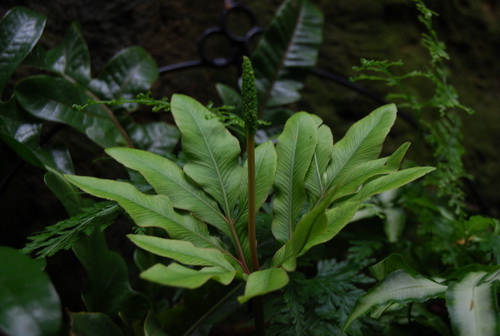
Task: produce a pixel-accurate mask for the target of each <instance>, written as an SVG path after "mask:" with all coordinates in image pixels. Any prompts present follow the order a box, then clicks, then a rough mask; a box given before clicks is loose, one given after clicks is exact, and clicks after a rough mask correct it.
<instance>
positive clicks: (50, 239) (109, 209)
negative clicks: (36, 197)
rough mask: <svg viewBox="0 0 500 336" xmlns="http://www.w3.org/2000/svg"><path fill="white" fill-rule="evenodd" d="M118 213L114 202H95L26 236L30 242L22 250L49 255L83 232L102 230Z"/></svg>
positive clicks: (41, 255)
mask: <svg viewBox="0 0 500 336" xmlns="http://www.w3.org/2000/svg"><path fill="white" fill-rule="evenodd" d="M118 213H119V207H118V205H116V203H114V202H101V203H96V204H94V205H93V206H91V207H87V208H83V209H80V213H79V214H77V215H76V216H74V217H70V218H68V219H66V220H63V221H61V222H59V223H57V224H54V225H50V226H47V227H46V228H45V229H44V231H42V232H40V233H37V234H35V235H33V236H30V237H28V239H29V240H30V242H29V243H28V244H26V246H25V247H24V248H23V250H22V251H23V252H24V253H33V252H36V256H37V258H45V257H50V256H52V255H54V254H55V253H56V252H58V251H60V250H63V249H64V250H67V249H69V248H71V247H72V246H73V243H74V242H75V241H77V240H78V239H79V238H80V237H81V236H82V235H84V234H86V235H91V234H92V233H93V232H94V230H99V231H103V230H104V229H105V228H107V227H108V226H109V225H111V224H112V223H113V221H114V219H115V217H116V215H117V214H118Z"/></svg>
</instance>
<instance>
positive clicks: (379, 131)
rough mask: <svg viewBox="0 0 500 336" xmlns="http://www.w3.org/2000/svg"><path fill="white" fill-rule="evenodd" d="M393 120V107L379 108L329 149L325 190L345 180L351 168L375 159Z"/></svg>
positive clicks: (394, 115) (394, 107) (394, 114)
mask: <svg viewBox="0 0 500 336" xmlns="http://www.w3.org/2000/svg"><path fill="white" fill-rule="evenodd" d="M395 120H396V106H395V105H394V104H390V105H385V106H382V107H379V108H378V109H376V110H375V111H373V112H372V113H370V114H369V115H368V116H366V117H364V118H363V119H361V120H359V121H358V122H356V123H355V124H354V125H352V126H351V128H349V130H348V131H347V133H346V135H345V136H344V137H343V138H342V139H341V140H340V141H339V142H337V143H336V144H335V145H334V146H333V151H332V155H331V160H330V164H329V165H328V168H327V169H326V181H327V183H326V188H327V189H329V188H330V187H332V186H333V185H335V184H338V183H339V182H340V183H342V182H343V181H344V180H345V179H349V178H348V176H349V174H350V173H351V170H352V168H353V167H356V166H357V165H358V164H360V163H363V162H365V161H367V160H373V159H376V158H378V156H379V155H380V151H381V149H382V144H383V142H384V139H385V137H386V136H387V134H388V133H389V130H390V129H391V127H392V125H393V124H394V121H395Z"/></svg>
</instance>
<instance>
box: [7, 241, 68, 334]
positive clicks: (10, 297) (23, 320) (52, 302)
mask: <svg viewBox="0 0 500 336" xmlns="http://www.w3.org/2000/svg"><path fill="white" fill-rule="evenodd" d="M44 265H45V263H44V262H42V261H39V260H38V261H35V260H32V259H30V258H29V257H27V256H25V255H24V254H22V253H21V252H20V251H18V250H15V249H13V248H10V247H3V246H2V247H0V333H2V334H3V333H6V334H7V335H23V336H52V335H58V334H59V332H60V331H61V327H62V313H61V306H60V303H59V297H58V296H57V293H56V290H55V288H54V286H53V285H52V283H51V282H50V278H49V276H48V275H47V274H46V273H45V272H44V271H43V268H44Z"/></svg>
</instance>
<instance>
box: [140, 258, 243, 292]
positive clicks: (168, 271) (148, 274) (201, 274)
mask: <svg viewBox="0 0 500 336" xmlns="http://www.w3.org/2000/svg"><path fill="white" fill-rule="evenodd" d="M235 275H236V271H230V272H228V271H227V270H226V269H224V268H222V267H204V268H202V269H200V270H195V269H192V268H188V267H185V266H182V265H179V264H177V263H172V264H170V265H168V266H165V265H162V264H156V265H154V266H153V267H151V268H149V269H147V270H146V271H144V272H142V273H141V278H143V279H145V280H148V281H151V282H156V283H158V284H160V285H164V286H172V287H181V288H189V289H194V288H198V287H201V286H202V285H204V284H205V283H206V282H207V281H208V280H210V279H213V280H215V281H218V282H220V283H221V284H223V285H228V284H230V283H231V281H233V279H234V276H235Z"/></svg>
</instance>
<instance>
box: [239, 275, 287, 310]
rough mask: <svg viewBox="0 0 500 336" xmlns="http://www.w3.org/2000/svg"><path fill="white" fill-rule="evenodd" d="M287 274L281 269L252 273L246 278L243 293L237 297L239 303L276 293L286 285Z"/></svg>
mask: <svg viewBox="0 0 500 336" xmlns="http://www.w3.org/2000/svg"><path fill="white" fill-rule="evenodd" d="M289 280H290V279H289V278H288V274H287V272H286V271H285V270H284V269H283V268H269V269H265V270H261V271H257V272H253V273H251V274H250V275H249V276H248V279H247V284H246V287H245V293H244V294H243V295H242V296H239V297H238V301H239V302H240V303H244V302H246V301H248V300H250V299H251V298H254V297H256V296H261V295H264V294H267V293H270V292H274V291H277V290H278V289H281V288H283V287H285V286H286V285H287V284H288V281H289Z"/></svg>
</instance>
